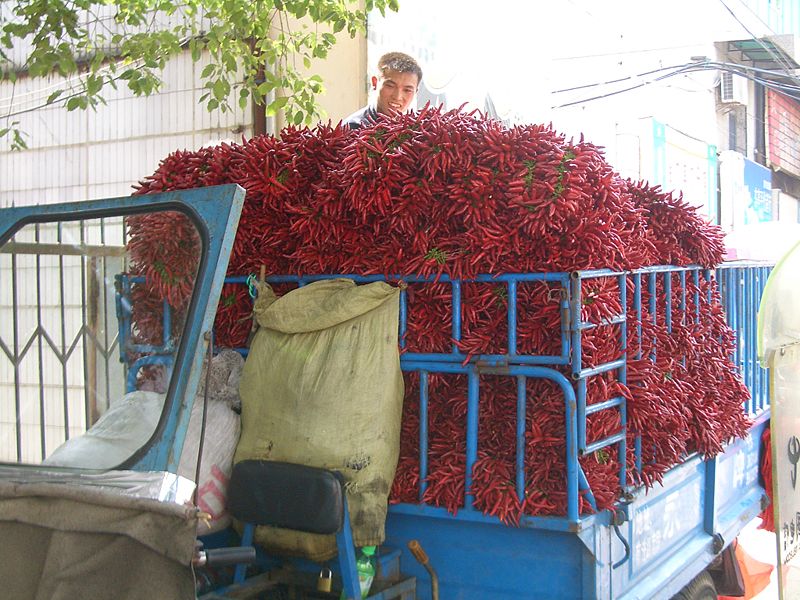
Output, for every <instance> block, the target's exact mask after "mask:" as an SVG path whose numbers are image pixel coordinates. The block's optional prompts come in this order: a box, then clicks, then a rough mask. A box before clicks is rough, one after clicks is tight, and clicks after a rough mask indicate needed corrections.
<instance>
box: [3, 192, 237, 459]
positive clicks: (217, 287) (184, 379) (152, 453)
mask: <svg viewBox="0 0 800 600" xmlns="http://www.w3.org/2000/svg"><path fill="white" fill-rule="evenodd" d="M244 197H245V191H244V189H243V188H242V187H240V186H238V185H235V184H228V185H220V186H210V187H205V188H197V189H190V190H178V191H171V192H163V193H158V194H144V195H139V196H126V197H118V198H107V199H102V200H87V201H82V202H69V203H60V204H38V205H31V206H17V207H11V208H5V209H1V210H0V246H2V245H3V244H5V243H6V242H7V241H8V240H9V239H10V238H11V237H12V236H13V235H14V234H15V233H16V232H17V231H19V230H20V229H22V228H23V227H25V226H26V225H30V224H37V223H38V224H42V223H51V222H55V221H62V222H66V221H80V220H88V219H99V218H109V217H119V216H128V215H133V214H143V213H149V212H163V211H178V212H181V213H183V214H185V215H186V216H187V217H188V218H189V219H190V220H191V222H192V223H193V224H194V226H195V227H196V228H197V233H198V236H199V238H200V243H201V252H200V257H199V261H198V269H197V275H196V278H195V286H194V290H193V292H192V297H191V301H190V302H189V306H188V309H187V313H186V324H185V326H184V330H183V333H182V335H181V341H180V344H179V347H178V349H177V353H176V356H175V363H174V367H173V376H172V377H171V379H170V382H169V388H168V390H167V395H166V399H165V403H164V410H163V412H162V414H161V417H160V419H159V422H158V426H157V427H156V429H155V431H154V432H153V435H152V436H151V437H150V439H149V440H148V441H147V443H146V444H145V445H144V446H142V447H141V448H140V449H139V450H137V451H136V452H134V453H133V454H132V455H131V456H130V457H129V458H128V459H127V460H125V461H124V462H123V463H122V464H120V465H118V467H117V468H125V469H132V470H136V471H170V472H172V473H177V470H178V463H179V461H180V454H181V449H182V447H183V442H184V438H185V436H186V431H187V429H188V426H189V417H190V414H191V409H192V403H193V401H194V398H195V395H196V393H197V388H198V383H199V380H200V372H201V370H202V364H203V360H204V358H205V354H206V351H207V348H208V344H209V343H210V332H211V329H212V327H213V324H214V317H215V315H216V311H217V305H218V303H219V297H220V292H221V290H222V284H223V281H224V278H225V274H226V272H227V267H228V260H229V258H230V253H231V250H232V248H233V241H234V239H235V236H236V230H237V227H238V224H239V217H240V215H241V211H242V206H243V203H244ZM4 464H6V465H9V464H10V465H11V466H15V467H19V468H20V469H32V470H52V469H53V467H46V466H41V465H33V464H13V463H4ZM59 470H60V469H59ZM72 470H76V471H79V470H80V469H72Z"/></svg>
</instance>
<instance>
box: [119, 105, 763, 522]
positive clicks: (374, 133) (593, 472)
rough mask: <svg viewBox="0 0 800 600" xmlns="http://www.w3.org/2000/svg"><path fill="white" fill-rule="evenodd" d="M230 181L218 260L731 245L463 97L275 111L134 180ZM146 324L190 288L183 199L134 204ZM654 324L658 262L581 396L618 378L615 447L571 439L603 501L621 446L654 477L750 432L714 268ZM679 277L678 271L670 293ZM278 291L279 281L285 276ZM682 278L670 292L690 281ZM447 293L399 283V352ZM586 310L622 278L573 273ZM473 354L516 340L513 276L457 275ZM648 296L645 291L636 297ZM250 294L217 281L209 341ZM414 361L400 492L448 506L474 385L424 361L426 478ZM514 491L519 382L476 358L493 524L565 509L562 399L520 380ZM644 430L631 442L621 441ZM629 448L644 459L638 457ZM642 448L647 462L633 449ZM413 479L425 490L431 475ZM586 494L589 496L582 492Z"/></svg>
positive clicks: (250, 266) (485, 255)
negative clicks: (519, 485)
mask: <svg viewBox="0 0 800 600" xmlns="http://www.w3.org/2000/svg"><path fill="white" fill-rule="evenodd" d="M223 183H238V184H239V185H241V186H242V187H244V188H245V190H246V191H247V196H246V200H245V206H244V210H243V213H242V216H241V220H240V225H239V230H238V233H237V236H236V241H235V244H234V249H233V253H232V255H231V258H230V266H229V274H232V275H242V274H248V273H259V271H260V270H261V269H262V267H264V268H265V270H266V273H267V274H281V273H292V274H318V273H341V274H361V275H366V274H384V275H387V276H401V277H402V276H403V275H410V274H416V275H433V274H443V273H444V274H447V275H449V276H451V277H453V278H458V279H469V278H470V277H472V276H474V275H477V274H480V273H488V274H500V273H535V272H547V271H558V272H563V271H572V270H577V269H596V268H610V269H614V270H627V269H635V268H638V267H642V266H648V265H658V264H672V265H689V264H697V265H701V266H704V267H708V268H711V267H713V266H715V265H717V264H718V263H720V262H721V260H722V257H723V254H724V244H723V238H722V233H721V231H720V230H719V228H717V227H716V226H712V225H709V224H708V223H707V222H706V221H705V220H704V219H703V218H701V217H700V216H699V215H698V214H697V213H696V211H695V210H694V209H693V208H692V207H690V206H689V205H688V204H687V203H686V202H684V201H683V200H682V199H681V198H680V197H676V196H675V195H673V194H671V193H665V192H662V191H661V190H660V189H659V188H657V187H650V186H648V185H647V184H645V183H643V182H633V181H629V180H623V179H621V178H620V177H619V176H618V175H617V174H616V173H615V172H614V171H613V169H612V168H611V167H610V166H609V165H608V163H607V162H606V160H605V158H604V156H603V154H602V152H601V151H600V149H599V148H597V147H596V146H593V145H592V144H590V143H588V142H585V141H584V140H580V141H577V142H575V141H568V140H566V139H565V138H564V137H563V136H562V135H560V134H558V133H557V132H555V131H554V130H553V129H552V128H550V127H547V126H542V125H527V126H516V127H507V126H504V125H503V124H502V123H500V122H498V121H494V120H490V119H485V118H483V117H482V116H481V115H480V114H476V113H465V112H462V111H458V110H456V111H450V112H443V111H441V110H438V109H428V108H426V109H424V110H422V111H420V112H418V113H416V114H408V115H403V116H399V117H396V118H393V119H382V120H379V121H378V122H377V123H375V124H374V125H372V126H369V127H365V128H362V129H360V130H356V131H351V130H349V129H346V128H341V127H332V126H329V125H321V126H318V127H316V128H313V129H307V128H293V127H290V128H287V129H285V130H284V131H282V132H281V135H280V137H272V136H262V137H257V138H254V139H252V140H249V141H243V142H242V143H241V144H221V145H218V146H216V147H214V148H203V149H201V150H198V151H195V152H187V151H184V152H175V153H173V154H171V155H170V156H168V157H167V158H166V159H164V160H163V161H162V163H161V165H160V166H159V168H158V170H157V171H156V172H155V173H154V174H153V175H151V176H150V177H147V178H146V179H145V180H144V181H142V182H141V184H140V187H139V189H138V192H137V193H140V194H145V193H153V192H160V191H167V190H177V189H185V188H193V187H199V186H209V185H216V184H223ZM128 225H129V233H130V244H129V247H130V251H131V254H132V257H133V267H132V273H133V274H134V275H144V276H145V277H146V283H145V284H141V285H137V286H135V287H134V302H133V306H134V316H133V318H134V322H135V323H136V335H137V337H138V338H139V341H154V340H155V341H157V340H160V336H161V333H160V328H161V325H160V323H161V321H160V319H161V302H162V299H164V298H166V299H168V300H169V303H170V304H171V306H172V307H174V309H175V311H176V312H177V317H176V321H177V323H178V324H179V325H180V314H181V311H182V309H183V307H184V306H185V304H186V302H187V300H188V296H189V294H190V291H191V280H192V276H193V273H194V269H195V268H196V265H195V262H194V258H193V256H194V255H195V252H196V250H197V244H198V241H197V239H196V236H195V235H194V233H193V231H192V227H191V226H190V225H189V223H188V221H187V220H186V219H185V218H183V217H182V216H180V215H169V216H165V215H164V214H160V215H159V214H156V215H146V216H134V217H130V218H129V220H128ZM673 277H675V279H674V281H673V282H672V289H673V296H672V297H673V298H677V297H678V296H685V298H686V301H685V306H684V307H683V309H682V308H681V307H680V306H678V304H677V301H676V303H675V304H674V306H673V307H672V314H673V318H672V324H671V326H670V327H669V328H668V327H667V326H666V325H665V319H664V311H665V310H666V295H665V291H664V281H663V279H660V280H659V284H658V286H657V287H656V295H657V296H658V302H657V303H656V304H657V306H658V310H657V311H656V313H657V314H656V315H651V314H649V313H647V311H646V308H645V312H644V313H643V314H642V316H641V320H640V319H639V316H638V315H637V314H635V313H634V312H633V311H632V309H631V307H632V305H633V302H632V301H631V297H632V296H631V295H632V293H633V290H632V289H631V288H629V289H628V290H627V291H626V292H627V293H628V295H629V300H628V303H627V306H628V307H629V311H628V327H627V331H628V340H627V341H628V343H627V353H628V378H627V385H623V384H622V383H621V382H620V381H619V380H618V379H617V377H616V374H615V373H614V372H611V373H606V374H603V375H597V376H594V377H591V378H590V379H589V380H588V382H587V403H588V404H592V403H595V402H602V401H604V400H606V399H609V398H613V397H614V396H619V395H624V396H625V397H626V398H627V411H628V428H627V437H628V444H627V447H628V455H627V456H626V457H624V458H622V459H621V458H620V457H619V456H617V450H616V446H611V447H608V448H605V449H602V450H599V451H597V452H594V453H592V454H590V455H587V456H584V457H582V458H581V465H582V468H583V470H584V472H585V474H586V477H587V479H588V482H589V484H590V486H591V490H592V492H593V494H594V497H595V499H596V502H597V507H598V508H599V509H603V508H606V507H608V506H611V505H612V504H613V503H614V501H615V500H616V499H617V498H618V497H619V494H620V491H621V488H620V482H619V479H618V474H619V461H620V460H623V459H624V460H626V461H627V465H628V477H629V481H628V482H627V483H629V484H645V485H648V486H649V485H652V484H653V483H654V482H656V481H659V480H660V479H661V477H662V475H663V474H664V473H665V471H666V470H667V469H669V468H670V467H672V466H673V465H675V464H676V463H678V462H680V461H681V460H682V459H683V458H684V457H685V456H686V455H688V454H690V453H692V452H699V453H701V454H702V455H705V456H713V455H714V454H716V453H718V452H720V450H721V449H722V444H723V443H725V442H726V441H727V440H729V439H730V438H732V437H735V436H740V435H743V434H744V433H746V431H747V426H748V421H747V418H746V416H745V415H744V413H743V411H742V403H743V401H744V400H745V399H746V398H747V394H748V392H747V389H746V388H745V386H744V385H743V384H742V382H741V379H740V378H739V376H738V375H737V374H736V371H735V369H734V367H733V365H732V363H731V361H730V360H729V356H730V355H731V352H732V349H733V337H732V333H731V331H730V330H729V328H728V327H727V325H726V323H725V319H724V315H723V314H722V310H721V306H720V303H719V298H718V295H717V292H716V287H715V284H714V282H713V281H712V282H705V281H704V280H703V281H701V282H700V283H699V284H698V285H697V286H696V285H695V284H694V283H692V282H689V283H686V284H685V286H684V287H685V288H686V289H685V290H680V285H681V284H680V281H679V280H678V279H677V275H674V276H673ZM559 289H560V288H559V285H558V284H552V283H544V282H542V283H535V284H533V283H532V284H525V285H521V286H520V288H519V290H518V352H519V353H521V354H558V353H560V343H561V338H560V323H561V313H560V308H559ZM675 290H679V292H678V293H675ZM284 291H285V290H284ZM681 292H683V293H681ZM450 295H451V292H450V286H449V285H448V284H443V283H434V284H411V285H410V286H409V288H408V302H409V304H408V307H409V313H408V328H407V333H406V338H405V343H406V350H408V351H415V352H450V350H451V346H452V343H453V341H452V339H451V318H452V316H451V309H450V302H451V296H450ZM582 295H583V308H582V317H583V318H584V319H585V320H588V321H592V322H595V323H597V322H599V321H600V320H601V319H604V318H606V317H609V316H613V315H614V314H616V313H619V312H620V311H621V310H622V308H621V304H620V290H619V289H618V284H617V280H616V279H615V278H600V279H596V280H589V281H587V282H585V284H584V289H583V290H582ZM462 300H463V313H462V332H463V333H462V339H461V340H460V341H459V342H458V344H459V348H460V350H461V351H462V352H464V353H465V354H467V355H469V356H471V355H476V354H503V353H506V352H507V339H506V337H507V321H506V309H507V294H506V290H505V287H504V286H503V285H494V284H489V283H466V284H464V286H463V295H462ZM648 300H649V297H648V294H647V290H646V289H645V290H644V291H643V293H642V304H643V306H645V307H647V306H648ZM250 309H251V303H250V300H249V298H248V295H247V291H246V289H245V287H244V286H238V285H226V286H225V288H224V289H223V293H222V298H221V300H220V306H219V310H218V313H217V318H216V329H215V330H216V341H217V343H218V345H221V346H234V347H235V346H243V345H244V344H245V341H246V338H247V334H248V331H249V328H250V319H249V314H250ZM582 347H583V355H582V360H583V364H584V366H591V365H598V364H602V363H603V362H606V361H611V360H614V359H616V358H619V356H620V355H621V353H622V345H621V340H620V335H619V327H618V326H615V325H603V326H599V327H596V328H595V329H591V330H588V331H586V332H585V333H584V335H583V344H582ZM419 389H420V381H419V375H418V373H413V372H411V373H407V374H406V401H405V408H404V419H403V425H402V436H401V454H400V461H399V464H398V469H397V475H396V478H395V481H394V486H393V488H392V496H391V499H392V501H393V502H412V503H416V502H420V501H422V502H426V503H428V504H431V505H435V506H443V507H446V508H447V509H448V510H450V511H451V512H453V513H455V512H457V511H458V510H459V508H461V507H463V505H464V499H465V489H464V488H465V464H466V458H465V453H466V418H467V403H466V397H467V385H466V379H465V378H464V377H463V376H459V375H443V374H432V375H430V377H429V381H428V393H429V409H428V410H429V412H428V430H429V452H428V474H427V477H426V478H425V481H424V482H422V481H420V477H419V452H420V449H419V418H420V417H419ZM525 419H526V421H525V428H526V436H525V446H526V448H525V465H526V471H525V481H526V486H525V488H526V489H525V491H524V494H523V495H522V497H521V498H520V496H518V494H517V491H516V489H515V482H514V480H515V475H514V472H515V471H514V469H515V467H514V465H515V456H516V437H515V430H516V383H515V380H514V379H513V378H510V377H502V376H483V377H481V386H480V415H479V440H478V461H477V463H476V464H475V467H474V469H473V473H472V475H473V483H472V488H471V492H472V494H473V496H474V501H475V506H476V507H477V508H478V509H480V510H482V511H483V512H485V513H487V514H491V515H494V516H497V517H498V518H500V519H501V520H502V521H503V522H505V523H518V522H519V519H520V517H521V516H523V515H551V514H564V511H565V503H566V485H565V472H566V471H565V422H564V399H563V396H562V394H561V392H560V391H559V390H558V388H557V387H556V386H555V385H554V384H551V383H549V382H547V381H545V380H538V379H529V380H528V382H527V415H526V417H525ZM620 428H621V425H620V419H619V414H618V412H617V411H616V410H603V411H600V412H597V413H595V414H593V415H590V417H589V418H588V419H587V441H588V442H592V441H594V440H597V439H601V438H603V437H605V436H608V435H611V434H613V433H615V432H617V431H619V430H620ZM637 436H641V444H640V447H641V460H640V461H637V460H636V458H635V455H634V451H633V449H634V447H635V446H636V443H635V442H636V438H637ZM637 462H638V463H639V464H637ZM637 467H638V468H637ZM423 488H424V489H423ZM581 510H582V511H583V512H585V511H588V510H590V508H589V504H588V502H587V501H586V499H585V498H584V497H582V498H581Z"/></svg>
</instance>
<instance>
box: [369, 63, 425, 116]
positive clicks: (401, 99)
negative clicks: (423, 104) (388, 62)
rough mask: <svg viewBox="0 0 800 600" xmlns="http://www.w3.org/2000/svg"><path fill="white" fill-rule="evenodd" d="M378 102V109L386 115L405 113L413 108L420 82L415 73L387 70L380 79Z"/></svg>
mask: <svg viewBox="0 0 800 600" xmlns="http://www.w3.org/2000/svg"><path fill="white" fill-rule="evenodd" d="M377 86H378V102H377V106H376V108H377V109H378V112H379V113H381V114H384V115H391V114H393V113H404V112H406V111H407V110H408V107H409V106H411V101H412V100H413V99H414V94H416V93H417V87H419V81H418V80H417V76H416V75H415V74H414V73H401V72H399V71H393V70H392V69H386V70H385V71H384V72H383V75H382V76H381V77H379V78H378V83H377Z"/></svg>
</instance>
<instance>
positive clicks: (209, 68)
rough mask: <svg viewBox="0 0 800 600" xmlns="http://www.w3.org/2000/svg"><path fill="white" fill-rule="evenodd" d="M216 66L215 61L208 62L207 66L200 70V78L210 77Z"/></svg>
mask: <svg viewBox="0 0 800 600" xmlns="http://www.w3.org/2000/svg"><path fill="white" fill-rule="evenodd" d="M216 68H217V66H216V65H215V64H214V63H211V64H208V65H206V66H205V67H203V70H202V71H201V72H200V79H206V78H208V77H209V76H210V75H211V74H212V73H213V72H214V70H215V69H216Z"/></svg>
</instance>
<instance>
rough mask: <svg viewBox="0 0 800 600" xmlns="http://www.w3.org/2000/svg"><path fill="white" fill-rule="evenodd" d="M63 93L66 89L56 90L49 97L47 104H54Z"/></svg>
mask: <svg viewBox="0 0 800 600" xmlns="http://www.w3.org/2000/svg"><path fill="white" fill-rule="evenodd" d="M63 93H64V90H56V91H55V92H53V93H52V94H50V95H49V96H48V97H47V104H52V103H53V102H55V101H56V100H58V97H59V96H61V94H63Z"/></svg>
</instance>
